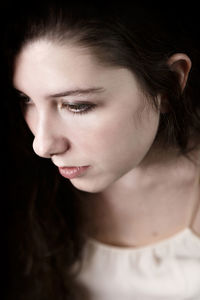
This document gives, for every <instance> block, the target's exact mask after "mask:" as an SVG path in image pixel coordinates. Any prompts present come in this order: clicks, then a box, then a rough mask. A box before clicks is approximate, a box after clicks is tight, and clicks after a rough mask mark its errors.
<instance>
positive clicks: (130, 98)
mask: <svg viewBox="0 0 200 300" xmlns="http://www.w3.org/2000/svg"><path fill="white" fill-rule="evenodd" d="M169 65H170V67H171V69H172V70H173V71H175V72H177V73H178V75H179V79H180V85H181V87H182V89H184V87H185V85H186V82H187V78H188V74H189V71H190V68H191V61H190V59H189V58H188V57H187V56H186V55H185V54H182V53H177V54H174V55H173V56H172V57H171V58H170V59H169ZM13 84H14V87H15V88H16V89H17V90H19V91H20V92H21V93H23V95H25V97H27V99H28V101H27V104H26V107H25V112H24V117H25V120H26V122H27V124H28V126H29V128H30V130H31V131H32V133H33V134H34V142H33V149H34V151H35V153H36V154H37V155H39V156H41V157H44V158H49V159H51V160H52V162H53V163H54V164H55V165H56V166H86V165H89V166H90V167H89V169H88V170H87V172H86V173H84V174H83V175H82V176H81V177H77V178H74V179H71V182H72V184H73V185H74V187H75V188H76V189H77V192H78V194H79V196H80V205H81V207H82V210H83V214H84V216H85V224H86V226H85V229H84V230H85V232H86V233H87V234H88V235H89V236H91V237H93V238H95V239H97V240H99V241H101V242H104V243H107V244H112V245H117V246H127V247H128V246H131V247H136V246H141V245H147V244H151V243H153V242H156V241H158V240H161V239H164V238H167V237H169V236H171V235H173V234H175V233H176V232H178V231H180V230H182V229H184V228H186V227H190V228H191V229H192V230H193V231H194V232H195V233H196V234H198V235H200V221H199V220H200V213H199V212H198V210H197V207H198V203H199V199H200V195H199V194H200V188H199V178H200V168H199V167H197V165H195V164H193V163H192V162H190V161H189V160H187V159H186V158H185V157H177V151H176V150H175V149H169V150H168V151H166V149H160V148H159V147H158V146H157V145H155V144H154V139H155V136H156V133H157V129H158V124H159V118H160V113H161V112H163V111H164V110H166V109H167V108H166V107H165V106H164V104H162V100H163V98H162V95H158V101H159V103H160V109H159V111H156V110H155V109H154V108H153V107H152V106H150V105H149V103H148V101H147V99H146V95H145V94H144V93H143V92H142V89H141V86H140V85H139V82H138V81H137V79H136V77H135V76H134V74H133V73H132V72H130V71H129V70H127V69H125V68H119V67H111V66H103V65H100V64H99V63H98V61H97V60H96V59H95V57H94V56H93V55H92V53H90V51H89V50H88V49H83V48H80V47H78V46H76V45H72V44H70V43H66V45H64V46H60V45H58V44H57V43H56V42H51V41H47V40H40V41H35V42H33V43H30V44H28V45H26V46H25V47H24V48H23V49H22V51H21V52H20V54H19V55H18V57H17V59H16V63H15V71H14V77H13ZM89 88H96V89H97V88H98V90H96V92H95V93H94V92H93V93H92V92H90V93H88V94H86V93H85V94H76V95H75V94H74V95H72V94H71V95H68V96H66V95H65V96H64V95H61V93H64V92H66V91H69V90H75V89H89ZM58 94H59V95H58ZM77 103H81V104H82V106H81V107H80V106H79V108H78V107H77V106H69V104H70V105H77ZM163 103H164V101H163ZM90 108H92V109H90ZM81 109H82V110H85V112H86V110H88V111H87V113H84V114H80V113H78V111H80V110H81ZM73 112H75V114H73ZM192 155H194V156H197V155H198V154H197V153H196V152H195V153H193V154H192ZM66 180H68V179H66ZM194 212H195V217H194Z"/></svg>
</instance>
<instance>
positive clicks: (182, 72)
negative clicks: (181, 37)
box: [168, 53, 192, 91]
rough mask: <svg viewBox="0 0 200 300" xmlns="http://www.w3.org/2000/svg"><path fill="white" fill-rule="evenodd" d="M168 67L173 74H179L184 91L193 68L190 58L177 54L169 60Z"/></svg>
mask: <svg viewBox="0 0 200 300" xmlns="http://www.w3.org/2000/svg"><path fill="white" fill-rule="evenodd" d="M168 65H169V67H170V69H171V70H172V71H173V72H176V73H177V74H178V78H179V83H180V86H181V90H182V91H183V90H184V88H185V86H186V83H187V80H188V75H189V72H190V70H191V67H192V62H191V60H190V58H189V57H188V56H187V55H186V54H184V53H176V54H173V55H172V56H171V57H170V58H169V60H168Z"/></svg>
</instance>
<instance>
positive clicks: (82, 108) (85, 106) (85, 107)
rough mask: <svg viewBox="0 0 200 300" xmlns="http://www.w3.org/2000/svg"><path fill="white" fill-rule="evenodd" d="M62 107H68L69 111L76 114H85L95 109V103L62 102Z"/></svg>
mask: <svg viewBox="0 0 200 300" xmlns="http://www.w3.org/2000/svg"><path fill="white" fill-rule="evenodd" d="M61 108H62V109H67V110H68V111H70V112H72V113H74V114H83V113H87V112H89V111H91V110H92V109H94V108H95V105H94V104H89V103H78V104H70V103H62V105H61Z"/></svg>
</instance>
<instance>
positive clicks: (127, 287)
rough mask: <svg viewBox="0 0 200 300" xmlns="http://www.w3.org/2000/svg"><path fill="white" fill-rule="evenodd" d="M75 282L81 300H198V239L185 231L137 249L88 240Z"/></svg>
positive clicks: (199, 255)
mask: <svg viewBox="0 0 200 300" xmlns="http://www.w3.org/2000/svg"><path fill="white" fill-rule="evenodd" d="M77 282H80V283H81V284H82V285H83V286H85V287H86V289H87V290H88V292H89V294H90V296H89V297H88V298H87V299H86V298H85V297H84V300H158V299H159V300H200V237H198V236H197V235H196V234H195V233H194V232H192V230H191V229H189V228H186V229H184V230H183V231H181V232H179V233H177V234H176V235H173V236H172V237H170V238H167V239H164V240H162V241H159V242H157V243H154V244H151V245H147V246H143V247H137V248H126V247H116V246H110V245H106V244H103V243H101V242H98V241H96V240H94V239H92V238H88V240H87V242H86V244H85V247H84V251H83V260H82V267H81V270H80V272H79V274H78V276H77Z"/></svg>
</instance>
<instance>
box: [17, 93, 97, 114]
mask: <svg viewBox="0 0 200 300" xmlns="http://www.w3.org/2000/svg"><path fill="white" fill-rule="evenodd" d="M29 101H31V99H30V98H29V97H25V96H20V104H21V106H22V107H23V108H26V106H28V105H30V104H29ZM95 106H96V105H94V104H92V103H77V104H70V103H65V102H63V103H61V104H60V108H61V109H67V110H69V112H71V113H72V114H74V115H77V114H79V115H82V114H86V113H88V112H89V111H91V110H93V109H94V108H95ZM72 109H74V110H79V111H73V110H72Z"/></svg>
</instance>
